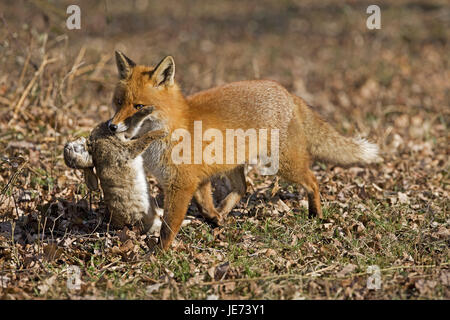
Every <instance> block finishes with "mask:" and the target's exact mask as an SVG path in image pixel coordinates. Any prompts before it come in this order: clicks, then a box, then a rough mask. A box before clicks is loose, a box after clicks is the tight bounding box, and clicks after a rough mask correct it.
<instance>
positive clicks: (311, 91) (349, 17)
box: [0, 0, 450, 298]
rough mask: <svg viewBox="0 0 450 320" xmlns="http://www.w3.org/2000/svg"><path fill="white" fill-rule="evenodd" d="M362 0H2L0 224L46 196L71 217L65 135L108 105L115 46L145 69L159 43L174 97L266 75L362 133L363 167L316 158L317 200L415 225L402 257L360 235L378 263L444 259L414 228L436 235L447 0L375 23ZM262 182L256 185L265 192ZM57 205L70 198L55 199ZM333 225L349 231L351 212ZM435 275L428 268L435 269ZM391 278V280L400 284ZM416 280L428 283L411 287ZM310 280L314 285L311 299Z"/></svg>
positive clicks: (103, 116)
mask: <svg viewBox="0 0 450 320" xmlns="http://www.w3.org/2000/svg"><path fill="white" fill-rule="evenodd" d="M72 4H76V5H78V6H79V7H80V9H81V28H80V29H79V30H68V28H67V26H66V20H67V19H68V17H69V16H70V14H68V13H67V12H66V9H67V7H68V6H69V5H72ZM371 4H374V1H372V0H370V1H338V0H325V1H313V0H305V1H295V0H277V1H275V0H274V1H269V0H249V1H241V0H227V1H210V0H197V1H179V0H165V1H153V0H132V1H120V0H117V1H116V0H101V1H76V0H67V1H66V0H58V1H56V0H53V1H52V0H49V1H45V0H14V1H11V0H2V1H1V2H0V156H1V159H0V190H1V194H0V221H2V222H5V221H16V219H18V218H21V217H25V216H28V215H30V217H31V216H33V214H34V216H33V217H34V218H33V219H34V220H33V221H37V220H39V219H40V218H39V217H40V214H41V213H42V216H44V213H48V212H49V206H50V209H51V210H50V211H51V214H53V215H54V216H53V219H54V220H53V221H55V217H56V216H58V217H59V212H61V210H63V211H64V210H65V211H64V213H65V214H66V215H67V214H68V212H69V213H70V214H73V215H74V216H76V215H77V214H78V213H77V212H88V213H89V212H90V211H89V210H87V204H86V201H85V199H87V198H86V197H88V196H87V191H86V190H85V187H84V186H83V184H82V181H83V180H82V176H81V173H80V172H77V171H75V170H69V169H68V168H67V167H65V165H64V162H63V158H62V147H63V145H64V144H65V143H66V142H67V141H69V140H72V139H74V138H75V137H77V136H80V135H87V134H88V133H89V131H90V130H91V129H92V128H93V126H94V125H95V124H97V123H98V122H99V121H101V120H107V119H109V118H110V117H111V116H112V109H111V99H112V90H113V88H114V85H115V82H116V81H117V71H116V65H115V60H114V51H115V50H120V51H122V52H124V53H125V54H126V55H127V56H128V57H130V58H131V59H133V60H134V61H136V62H137V63H140V64H148V65H155V64H156V63H158V62H159V61H160V59H162V58H163V57H164V56H165V55H169V54H170V55H172V56H173V57H174V58H175V62H176V75H175V78H176V81H178V83H179V84H180V86H181V88H182V91H183V92H184V93H185V94H186V95H189V94H191V93H194V92H197V91H199V90H202V89H207V88H210V87H213V86H217V85H221V84H224V83H227V82H231V81H237V80H245V79H272V80H276V81H278V82H280V83H281V84H282V85H284V86H285V87H286V88H287V89H288V90H289V91H291V92H292V93H294V94H296V95H299V96H301V97H302V98H303V99H305V100H306V101H307V102H308V104H310V105H311V106H313V108H314V109H315V110H317V111H318V112H319V113H320V114H321V115H322V116H323V117H324V118H325V119H327V120H328V121H330V122H331V123H332V124H333V125H334V126H335V127H336V128H337V129H338V131H339V132H341V133H343V134H346V135H353V134H357V133H360V134H362V135H363V136H366V137H368V138H369V139H370V140H372V141H374V142H376V143H378V144H379V145H380V148H381V150H382V154H383V157H384V159H385V162H384V163H383V164H381V165H379V166H378V167H376V168H375V169H374V168H372V169H352V170H350V171H344V170H342V169H340V168H332V170H331V171H330V170H324V169H325V168H326V167H325V166H324V165H323V164H315V165H314V170H315V172H316V174H317V176H318V179H319V183H320V185H321V192H322V198H323V201H324V203H325V207H326V208H331V209H333V208H335V210H336V212H337V213H339V214H340V215H341V216H342V213H343V212H344V213H345V212H347V211H346V210H348V208H349V207H346V206H347V205H348V206H350V207H352V208H355V206H357V207H358V206H359V205H362V204H363V203H364V204H365V205H368V206H369V207H370V208H372V209H371V210H372V211H370V212H375V213H376V214H379V215H381V216H383V217H388V216H389V215H391V216H389V218H388V220H389V221H390V222H393V221H391V220H390V219H394V220H395V221H394V222H395V226H401V225H402V223H404V224H403V225H406V226H408V230H416V231H417V232H418V233H417V234H416V233H415V234H414V235H411V238H408V239H410V240H411V251H406V252H407V254H406V256H405V255H404V254H403V251H401V250H400V249H399V251H397V250H394V249H392V247H391V245H394V244H391V243H390V242H389V244H386V243H383V242H382V241H384V240H380V239H381V238H380V239H378V238H377V236H376V234H375V233H376V232H378V231H374V232H375V233H374V234H371V235H370V236H369V238H370V241H380V243H379V244H380V246H381V247H384V248H385V249H386V250H387V252H385V253H383V256H384V257H390V256H389V255H390V254H393V255H394V256H392V257H390V258H386V259H387V262H386V264H387V265H389V264H391V263H394V262H395V261H400V262H399V263H406V262H405V261H410V260H409V257H412V258H411V259H413V260H414V261H415V262H416V263H418V264H420V263H428V262H430V261H432V262H434V263H440V262H442V261H447V263H448V255H446V254H445V252H447V253H448V251H445V250H444V249H442V248H441V249H439V250H441V251H439V250H438V251H433V250H434V249H433V250H431V249H430V248H429V247H427V245H424V246H425V247H421V249H417V250H419V253H417V252H418V251H417V250H416V249H414V248H417V246H416V245H417V243H421V241H422V240H423V238H420V237H419V235H420V234H421V236H424V235H426V234H427V232H428V233H429V234H432V233H433V232H438V231H439V232H440V233H439V234H440V235H443V236H445V235H447V237H448V235H449V222H448V213H447V211H448V204H449V203H448V191H449V188H448V186H449V180H448V169H449V166H448V155H449V147H448V146H449V140H448V138H449V135H448V123H449V114H450V108H449V100H450V99H449V87H450V81H449V80H450V79H449V76H450V70H449V62H450V56H449V55H450V50H449V49H450V48H449V39H450V5H449V3H448V1H445V0H442V1H441V0H431V1H425V0H423V1H420V0H412V1H406V0H399V1H376V4H377V5H378V6H379V7H380V8H381V29H379V30H376V29H375V30H369V29H368V28H367V27H366V20H367V18H368V17H369V14H367V13H366V9H367V7H368V6H369V5H371ZM355 181H356V182H355ZM271 183H272V182H270V181H269V182H267V183H266V184H258V183H256V184H255V187H256V188H258V186H264V188H266V189H267V186H271V185H272V186H273V184H271ZM374 185H375V186H374ZM356 186H357V187H356ZM261 188H262V187H261ZM264 188H263V189H264ZM276 188H280V187H279V186H278V181H277V182H276ZM266 189H264V190H266ZM277 190H278V189H277ZM283 190H284V191H283ZM286 190H288V191H286ZM264 192H265V191H263V192H262V193H261V194H264V196H261V197H262V198H261V199H265V197H266V195H265V193H264ZM280 192H281V193H282V194H283V195H284V197H287V198H288V200H286V201H287V202H288V203H289V202H290V201H292V207H298V206H299V205H300V204H301V201H300V202H298V201H297V200H295V199H294V198H293V197H291V198H289V194H291V193H292V192H294V193H295V194H299V195H300V199H302V196H303V195H304V193H303V191H302V190H298V191H292V189H289V188H288V187H287V186H286V185H281V191H280ZM269 193H270V192H269ZM275 193H276V192H275ZM257 194H258V193H257ZM269 198H270V197H269ZM58 199H59V200H58ZM61 199H63V200H61ZM80 199H82V200H83V199H84V202H80ZM303 199H304V198H303ZM245 201H247V204H248V200H244V202H245ZM264 201H265V200H264ZM371 201H373V202H371ZM264 203H265V206H266V207H267V208H269V209H270V210H272V209H273V208H274V206H273V205H272V204H270V203H269V202H267V201H266V202H264ZM70 205H73V206H75V208H76V209H74V210H72V211H70V210H69V211H67V210H66V209H67V207H68V206H69V207H70ZM52 206H53V207H52ZM396 206H399V207H396ZM405 206H406V207H405ZM275 207H276V206H275ZM271 208H272V209H271ZM358 208H359V209H358V210H362V212H366V213H367V211H364V210H366V209H364V210H363V209H361V208H360V207H358ZM362 208H364V206H363V207H362ZM380 208H382V210H384V211H382V212H381V213H380V212H378V211H377V210H381V209H380ZM331 209H330V210H331ZM52 210H53V211H52ZM77 210H78V211H77ZM83 210H84V211H83ZM245 210H247V209H245ZM245 210H244V211H245ZM327 210H328V209H327ZM333 210H334V209H333ZM354 210H357V209H354ZM247 211H249V212H253V211H251V210H250V209H249V210H247ZM330 212H333V211H332V210H331V211H330ZM352 212H356V211H352ZM430 212H431V213H430ZM89 214H90V213H89ZM89 214H87V213H86V215H87V216H82V219H81V218H80V219H79V220H80V221H81V220H84V221H91V222H92V225H90V224H89V223H85V224H84V226H87V225H89V226H90V228H91V227H92V228H91V229H88V230H91V231H92V230H93V229H94V227H95V223H96V220H95V216H92V215H89ZM330 215H332V213H330ZM86 217H87V218H86ZM89 217H90V218H92V219H91V220H89V219H88V218H89ZM378 217H379V216H378ZM392 217H396V218H392ZM30 219H31V218H30ZM336 219H337V220H336V221H340V220H339V219H340V218H338V217H337V216H336ZM374 219H375V218H374ZM30 221H31V220H30ZM39 221H41V220H39ZM77 221H78V220H76V219H75V218H74V219H72V220H70V224H71V228H72V230H77V229H76V228H80V230H81V229H82V227H83V224H82V223H81V222H80V221H78V222H77ZM350 221H352V220H350ZM364 221H365V220H364ZM364 221H363V222H360V221H359V220H358V221H357V222H354V223H364V225H365V222H364ZM260 222H261V221H259V220H256V222H255V223H256V224H258V223H260ZM394 222H393V223H394ZM27 223H28V222H27V221H25V222H23V221H22V224H18V225H17V226H16V229H15V231H14V230H12V229H11V224H6V223H2V224H0V235H1V234H3V236H4V239H7V238H8V237H7V235H11V233H12V234H14V232H15V235H16V241H19V242H20V241H22V242H23V244H24V245H25V244H26V243H33V241H34V240H33V239H32V238H31V239H28V238H27V237H28V235H27V234H30V231H29V230H30V229H29V228H28V227H27V225H28V224H27ZM261 223H264V222H261ZM340 223H342V224H344V225H346V224H347V223H348V224H349V226H350V227H351V228H353V227H354V225H353V224H352V225H350V223H351V222H349V220H346V221H345V222H343V221H341V222H340ZM432 223H438V225H433V224H432ZM336 224H337V222H335V223H334V224H333V226H334V225H336ZM337 225H339V224H337ZM377 225H379V224H377ZM414 225H415V226H416V227H417V228H418V229H417V228H416V229H414V228H415V227H414ZM66 226H67V224H66ZM21 228H22V229H21ZM27 228H28V229H27ZM61 228H62V227H61ZM333 228H334V227H333ZM392 228H393V229H392V230H396V229H395V228H396V227H394V226H392ZM399 228H401V227H399ZM442 228H443V229H442ZM388 229H389V228H384V229H382V230H388ZM26 230H28V231H27V232H25V231H26ZM33 230H34V229H33ZM61 230H64V229H63V228H62V229H61ZM352 230H353V229H352ZM380 230H381V229H380ZM389 230H391V229H389ZM416 231H415V232H416ZM2 232H3V233H2ZM61 232H62V231H61ZM367 232H369V231H367ZM380 232H381V234H383V238H382V239H385V237H384V236H385V234H384V231H380ZM386 232H387V231H386ZM402 232H403V231H402ZM411 232H412V231H411ZM307 233H308V232H307ZM394 233H395V232H394ZM416 236H418V237H419V238H415V237H416ZM181 237H182V236H181ZM299 237H300V236H299ZM386 237H387V236H386ZM430 237H431V235H430ZM436 237H438V238H439V237H440V236H436ZM406 238H407V237H406ZM1 239H2V238H1V236H0V240H1ZM8 239H9V238H8ZM373 239H378V240H373ZM386 239H391V238H389V237H387V238H386ZM417 239H418V240H417ZM439 239H442V238H439ZM446 239H447V240H445V238H444V240H445V241H448V238H446ZM391 240H392V239H391ZM5 241H6V240H5ZM8 241H9V240H8ZM289 241H291V240H289ZM386 241H388V240H386ZM445 241H444V242H442V241H441V242H440V245H442V244H445V243H447V242H445ZM0 243H1V241H0ZM5 243H6V242H5ZM8 243H10V242H8ZM310 243H313V244H314V241H313V240H311V241H310ZM317 243H320V241H319V242H317ZM314 245H315V244H314ZM7 247H8V248H9V245H5V246H4V248H7ZM308 248H309V247H307V248H306V249H305V250H306V251H308V250H309V249H308ZM8 250H9V249H8ZM82 250H84V249H82ZM192 250H194V249H192ZM296 250H297V251H298V250H300V249H296ZM302 250H303V249H302ZM342 250H344V249H342ZM349 250H350V249H349ZM351 250H353V249H351ZM421 250H422V251H421ZM442 250H444V251H442ZM447 250H448V247H447ZM87 251H89V250H87ZM194 251H195V250H194ZM297 251H296V252H297ZM344 251H345V250H344ZM369 251H370V250H369ZM299 252H300V251H299ZM314 252H316V251H314ZM318 252H319V253H320V254H322V256H320V257H319V256H318V257H317V259H319V260H320V259H322V258H323V255H325V256H326V253H325V252H326V250H325V251H322V249H320V250H319V251H318ZM330 252H332V251H330ZM339 252H343V251H340V250H339ZM367 252H368V251H366V252H363V253H364V254H366V253H367ZM394 252H396V253H395V254H394ZM414 252H415V253H414ZM430 252H432V253H430ZM436 252H437V253H436ZM17 254H18V253H17ZM302 254H303V255H306V253H305V252H302ZM311 254H313V253H311ZM415 254H416V255H415ZM313 255H314V254H313ZM330 255H331V256H333V254H332V253H330ZM374 255H375V256H374V257H377V256H376V253H374ZM408 255H409V256H408ZM18 256H19V258H17V259H16V260H17V261H16V260H14V259H12V260H11V259H8V260H2V259H1V254H0V262H1V261H3V262H2V263H4V264H3V267H5V268H6V267H7V268H12V269H11V270H15V268H16V269H20V268H24V266H26V263H24V262H23V259H22V258H23V257H22V258H20V254H18ZM445 256H446V258H445ZM4 257H6V255H5V256H4ZM377 259H378V258H373V257H372V258H370V259H369V260H370V261H376V260H377ZM6 261H7V262H6ZM14 261H16V262H14ZM10 263H11V265H9V264H10ZM236 265H237V266H239V264H238V263H237V262H236ZM280 265H285V264H284V263H281V264H280ZM236 268H237V270H238V271H239V270H241V269H239V267H236ZM255 268H256V267H255ZM244 269H245V268H244ZM244 269H243V270H244ZM272 271H273V270H272ZM239 272H240V271H239ZM258 272H259V271H258ZM273 272H274V271H273ZM262 273H264V272H262ZM446 274H447V276H448V273H446ZM434 276H435V277H436V279H440V278H439V277H440V274H439V273H436V274H435V275H434ZM405 281H406V280H405ZM405 286H406V287H405V288H406V289H398V288H400V287H396V288H397V289H398V290H400V291H401V292H403V293H404V292H409V291H408V290H409V289H408V288H409V287H408V286H407V285H405ZM412 286H413V287H414V284H413V285H412ZM414 288H415V289H414V290H416V291H415V292H416V293H417V292H419V293H420V294H422V293H423V294H428V293H427V291H426V290H428V289H426V288H428V287H426V286H425V285H424V284H423V283H422V284H421V287H420V286H419V287H414ZM424 288H425V289H424ZM433 288H434V287H433ZM447 288H448V287H447ZM397 289H396V290H397ZM422 289H423V290H425V291H423V292H422V291H421V290H422ZM305 290H309V289H307V288H306V289H305ZM311 290H312V289H311ZM318 290H319V289H318ZM323 290H325V289H323ZM323 290H322V291H320V290H319V291H317V292H319V293H317V295H318V296H323V295H325V293H324V292H325V291H326V290H325V291H323ZM333 290H334V289H333ZM402 290H406V291H402ZM430 290H431V289H430ZM433 290H434V291H433ZM433 290H431V291H430V292H431V296H432V297H434V296H439V295H440V296H442V295H444V296H445V295H447V294H448V289H447V291H445V290H444V291H442V290H441V289H439V290H437V289H433ZM265 292H267V291H265ZM273 292H275V291H273ZM311 292H314V290H313V291H311ZM424 292H425V293H424ZM403 293H402V294H403ZM284 294H287V293H283V294H280V295H278V296H276V297H284ZM345 294H347V293H345ZM408 294H409V293H408ZM361 295H362V296H364V294H361ZM186 296H189V295H186ZM262 296H264V295H262ZM287 296H292V294H288V295H287ZM200 297H202V295H201V294H200ZM254 297H261V295H259V296H258V295H256V296H254ZM400 297H402V295H401V294H400ZM447 298H448V295H447Z"/></svg>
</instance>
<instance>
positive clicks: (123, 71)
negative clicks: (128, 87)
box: [116, 51, 136, 79]
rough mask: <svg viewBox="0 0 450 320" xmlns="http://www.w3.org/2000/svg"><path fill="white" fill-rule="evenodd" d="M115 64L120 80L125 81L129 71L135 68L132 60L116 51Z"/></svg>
mask: <svg viewBox="0 0 450 320" xmlns="http://www.w3.org/2000/svg"><path fill="white" fill-rule="evenodd" d="M116 63H117V70H118V71H119V77H120V79H126V78H127V77H128V75H129V74H130V72H131V69H132V68H133V67H134V66H136V63H134V62H133V60H131V59H130V58H128V57H127V56H126V55H124V54H123V53H122V52H120V51H116Z"/></svg>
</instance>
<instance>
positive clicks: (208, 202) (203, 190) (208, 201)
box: [194, 179, 222, 226]
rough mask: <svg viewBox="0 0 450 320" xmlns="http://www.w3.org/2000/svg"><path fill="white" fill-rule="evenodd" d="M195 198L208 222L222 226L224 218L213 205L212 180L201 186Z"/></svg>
mask: <svg viewBox="0 0 450 320" xmlns="http://www.w3.org/2000/svg"><path fill="white" fill-rule="evenodd" d="M194 198H195V200H196V201H197V203H198V204H199V211H200V213H201V214H202V216H203V217H204V218H205V219H206V220H207V221H209V222H211V223H213V224H215V225H217V226H220V225H222V218H221V216H220V214H219V212H217V210H216V208H215V207H214V203H213V197H212V191H211V180H209V179H208V180H206V181H205V182H203V183H202V184H200V186H199V187H198V189H197V190H196V191H195V193H194Z"/></svg>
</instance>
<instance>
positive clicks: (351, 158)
mask: <svg viewBox="0 0 450 320" xmlns="http://www.w3.org/2000/svg"><path fill="white" fill-rule="evenodd" d="M116 62H117V67H118V71H119V76H120V81H119V82H118V84H117V86H116V88H115V91H114V97H113V106H114V108H115V111H116V113H115V115H114V117H113V118H112V119H111V120H110V121H109V129H110V130H111V131H112V132H115V133H118V132H122V133H123V134H122V136H123V137H125V138H126V139H133V138H135V137H137V136H139V135H142V134H144V133H145V132H148V131H152V130H164V131H166V132H168V133H169V134H168V136H167V137H166V138H164V139H159V140H155V141H154V142H153V143H152V144H151V145H150V146H149V148H148V149H147V150H146V151H145V153H144V154H143V158H144V166H145V168H146V170H147V171H148V172H150V173H151V174H153V175H154V176H155V177H156V179H157V180H158V181H159V183H160V184H161V185H162V188H163V190H164V194H165V200H164V217H163V223H162V228H161V232H160V246H161V247H162V248H163V249H168V248H169V247H170V245H171V243H172V241H173V239H174V237H175V236H176V234H177V233H178V231H179V229H180V225H181V223H182V221H183V219H184V216H185V214H186V211H187V208H188V205H189V202H190V200H191V198H192V197H193V196H194V197H195V198H196V199H197V201H198V202H199V203H200V205H201V206H203V207H204V208H205V211H206V212H205V213H204V214H205V216H206V217H207V218H209V219H211V220H213V221H215V222H217V223H219V224H220V223H221V222H222V221H223V218H224V217H225V215H226V214H227V213H228V212H229V211H230V210H231V209H232V208H233V207H234V206H235V204H236V203H237V202H238V201H239V200H240V198H241V197H242V196H243V195H244V194H245V192H246V184H245V176H244V165H245V164H246V163H251V162H252V159H253V158H254V157H255V156H256V157H258V156H259V155H260V154H261V151H262V148H261V146H259V147H257V148H253V149H252V147H251V146H250V142H249V141H247V140H250V139H247V140H245V146H248V148H249V149H247V151H246V153H245V159H244V161H235V162H234V163H233V161H228V160H227V161H226V163H223V162H220V161H218V162H211V161H205V160H203V161H201V162H198V161H197V162H196V161H193V163H192V162H191V163H188V162H182V163H176V161H174V157H173V152H174V150H175V148H176V147H177V146H178V144H179V143H180V139H179V138H180V136H178V135H174V133H175V132H178V131H179V130H184V132H188V133H190V134H191V135H192V136H195V135H196V134H197V133H196V132H195V130H196V128H195V127H196V123H198V122H201V128H202V130H203V132H206V131H208V130H215V131H214V132H216V133H217V132H218V133H222V134H223V136H225V135H226V134H227V130H230V129H234V130H238V129H240V130H247V131H248V130H267V129H269V130H275V131H276V132H277V136H276V139H274V138H273V137H271V138H269V139H267V144H268V146H272V145H274V144H277V146H278V150H279V151H278V156H279V159H278V161H279V163H278V172H277V173H278V174H279V175H280V176H281V177H282V178H285V179H286V180H288V181H290V182H294V183H297V184H300V185H301V186H303V187H304V188H305V190H306V192H307V195H308V204H309V207H308V210H309V215H310V216H318V217H319V218H322V209H321V206H320V195H319V187H318V183H317V180H316V178H315V176H314V174H313V172H312V171H311V170H310V165H311V162H312V161H313V160H315V159H320V160H323V161H327V162H332V163H336V164H341V165H350V164H355V163H361V164H368V163H372V162H378V161H381V158H380V157H379V155H378V153H379V151H378V147H377V146H376V145H375V144H372V143H369V142H368V141H366V140H364V139H361V138H346V137H343V136H341V135H340V134H339V133H338V132H337V131H336V130H335V129H334V128H332V127H331V126H330V125H329V124H328V123H326V122H325V121H324V120H322V119H321V118H320V117H319V116H318V115H317V114H316V113H315V112H314V111H312V110H311V109H310V108H309V107H308V106H307V105H306V103H305V102H304V101H303V100H302V99H301V98H300V97H297V96H295V95H293V94H291V93H289V92H288V91H287V90H286V89H285V88H284V87H282V86H281V85H280V84H278V83H277V82H274V81H269V80H253V81H240V82H234V83H229V84H226V85H223V86H220V87H216V88H212V89H209V90H205V91H201V92H198V93H196V94H194V95H191V96H188V97H185V96H183V94H182V92H181V90H180V88H179V86H178V85H177V83H176V82H175V80H174V77H175V62H174V59H173V58H172V57H171V56H167V57H165V58H164V59H163V60H162V61H161V62H160V63H159V64H158V65H157V66H156V67H149V66H144V65H137V64H136V63H134V62H133V61H132V60H131V59H130V58H128V57H126V56H125V55H124V54H123V53H120V52H116ZM143 108H153V112H152V113H151V115H150V116H149V117H148V119H147V121H146V122H145V123H143V124H142V125H139V126H135V125H133V124H132V122H131V119H132V115H133V114H135V113H136V112H137V111H138V110H140V109H143ZM185 139H186V137H183V140H185ZM233 139H234V137H233ZM184 142H188V141H187V140H186V141H184ZM195 144H196V142H195V141H194V143H193V146H192V148H190V149H188V150H186V149H184V150H183V152H182V156H183V157H184V156H188V155H189V154H191V153H195V151H196V150H195V149H196V146H195ZM220 146H222V145H220ZM238 147H239V146H234V147H233V148H234V149H232V150H230V149H228V148H225V147H223V149H222V150H214V152H213V153H211V154H212V156H216V155H217V154H219V153H222V152H223V154H225V155H227V154H228V153H230V152H233V157H234V154H235V153H237V152H238V150H237V148H238ZM177 148H178V147H177ZM197 148H198V145H197ZM205 150H206V148H203V147H202V150H201V151H204V152H206V151H205ZM197 151H198V150H197ZM206 160H208V159H206ZM209 160H210V159H209ZM222 173H226V174H227V175H228V177H229V178H230V181H231V184H232V186H233V191H232V192H231V193H230V194H229V195H228V196H227V197H226V198H225V199H224V200H223V201H222V202H221V204H220V205H219V208H217V209H216V208H215V207H214V204H213V201H212V195H211V180H210V179H211V177H213V176H214V175H218V174H222Z"/></svg>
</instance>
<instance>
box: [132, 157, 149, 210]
mask: <svg viewBox="0 0 450 320" xmlns="http://www.w3.org/2000/svg"><path fill="white" fill-rule="evenodd" d="M131 167H132V168H133V169H134V172H135V177H134V188H133V189H134V190H133V191H134V192H133V195H134V196H135V197H136V199H135V200H136V201H137V205H139V206H140V207H142V209H143V211H144V212H145V213H147V212H148V209H149V208H150V202H149V199H148V188H147V179H146V176H145V171H144V161H143V159H142V156H138V157H136V158H135V159H134V160H132V162H131Z"/></svg>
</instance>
